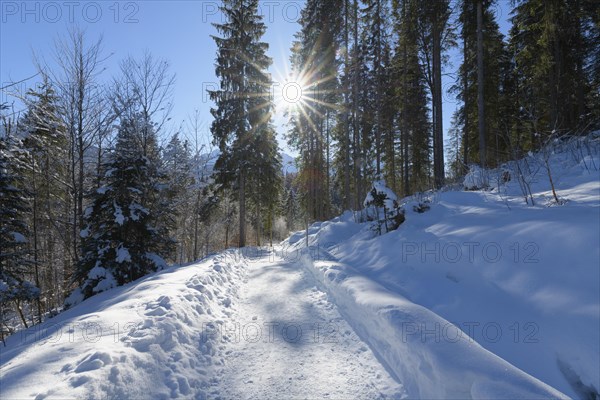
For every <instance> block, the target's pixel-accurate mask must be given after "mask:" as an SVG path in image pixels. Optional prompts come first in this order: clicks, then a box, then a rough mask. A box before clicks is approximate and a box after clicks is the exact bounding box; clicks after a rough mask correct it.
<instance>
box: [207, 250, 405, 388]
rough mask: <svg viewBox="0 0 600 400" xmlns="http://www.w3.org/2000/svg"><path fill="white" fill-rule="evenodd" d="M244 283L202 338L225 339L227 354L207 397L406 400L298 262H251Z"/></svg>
mask: <svg viewBox="0 0 600 400" xmlns="http://www.w3.org/2000/svg"><path fill="white" fill-rule="evenodd" d="M276 250H279V249H276ZM279 252H280V251H279ZM247 279H248V284H247V285H244V286H243V287H242V290H241V293H240V299H239V301H238V302H237V304H235V305H234V306H233V314H232V315H231V318H230V319H228V321H227V324H226V326H224V327H222V331H208V333H209V335H211V336H212V335H215V336H217V335H219V336H220V335H227V336H228V337H229V340H230V346H228V350H227V351H230V352H231V355H230V357H229V360H230V362H228V363H226V364H225V366H224V368H223V369H222V370H221V371H220V372H219V374H218V375H217V376H218V378H217V380H218V381H219V384H218V385H217V386H215V387H214V388H213V390H212V391H211V393H210V395H211V396H210V397H215V398H217V397H220V398H231V399H234V398H249V399H275V398H281V397H282V396H284V397H286V398H314V399H318V398H333V399H349V398H364V399H372V398H403V397H406V393H405V390H404V388H403V386H402V385H401V384H399V383H398V382H397V381H396V380H395V379H394V378H393V377H392V376H391V375H390V373H389V372H388V371H387V370H386V369H385V368H384V367H383V366H382V365H381V364H380V363H379V362H378V361H377V358H376V357H375V355H374V354H373V353H372V352H371V351H370V350H369V348H368V346H367V345H366V344H365V343H364V342H363V341H361V340H360V339H359V337H358V336H356V334H355V332H354V331H353V329H352V327H351V326H350V325H348V323H347V322H346V321H345V320H344V319H343V317H342V316H341V315H340V313H339V311H338V310H337V307H336V306H335V304H334V303H333V302H332V301H331V300H330V299H328V296H327V294H326V293H325V292H323V291H322V290H320V289H318V288H317V287H316V284H317V282H316V281H315V280H314V279H313V278H312V276H311V275H310V274H308V273H307V272H305V271H303V270H302V268H298V265H297V263H295V262H293V261H292V262H290V261H287V260H285V259H283V258H282V257H280V256H276V255H274V254H272V253H271V254H269V253H266V254H264V256H263V257H260V258H257V259H254V260H252V259H251V260H250V262H249V264H248V277H247ZM265 294H268V295H265Z"/></svg>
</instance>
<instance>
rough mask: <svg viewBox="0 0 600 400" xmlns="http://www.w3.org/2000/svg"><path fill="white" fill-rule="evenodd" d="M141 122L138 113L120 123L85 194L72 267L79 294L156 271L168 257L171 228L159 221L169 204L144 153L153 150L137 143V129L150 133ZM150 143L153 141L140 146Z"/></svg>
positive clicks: (153, 164) (171, 248) (160, 179)
mask: <svg viewBox="0 0 600 400" xmlns="http://www.w3.org/2000/svg"><path fill="white" fill-rule="evenodd" d="M146 123H147V122H146V120H145V118H144V116H143V115H141V114H138V115H137V118H127V119H123V120H122V121H121V125H120V126H119V131H118V134H117V139H116V140H117V142H116V145H115V149H114V151H113V152H112V153H111V154H110V156H109V161H108V162H107V164H106V166H105V168H104V169H105V171H106V172H105V174H104V177H103V180H102V183H103V186H102V187H100V188H99V189H97V190H95V191H94V192H92V193H91V194H90V196H89V197H90V200H91V204H90V206H89V207H88V208H87V209H86V212H85V214H84V216H85V222H86V226H85V228H84V229H83V230H82V231H81V234H80V236H81V237H82V243H83V245H82V259H81V261H80V263H79V266H78V267H79V268H78V271H77V278H78V280H79V281H82V282H83V285H82V287H81V294H83V297H84V298H87V297H90V296H92V295H93V294H95V293H97V292H101V291H104V290H107V289H109V288H111V287H113V286H118V285H123V284H125V283H127V282H131V281H133V280H135V279H138V278H140V277H142V276H144V275H146V274H148V273H149V272H152V271H156V270H158V269H159V268H162V267H163V266H165V265H166V264H165V258H168V257H170V256H171V255H172V251H173V247H174V241H173V240H172V239H170V237H169V235H168V233H169V228H171V227H170V226H169V225H168V224H166V221H165V220H164V218H165V215H166V214H167V212H165V211H164V210H165V209H169V206H168V204H166V203H164V202H161V201H160V199H163V198H164V196H162V195H161V187H162V185H161V184H160V183H161V182H164V177H161V176H160V175H159V170H158V165H157V164H156V163H155V161H154V160H152V159H151V158H150V157H147V156H146V155H144V152H146V153H149V152H150V153H154V152H157V151H158V150H157V149H152V148H149V147H146V148H145V149H144V147H142V146H140V142H139V135H140V132H142V131H143V132H145V134H146V135H150V136H154V135H153V134H152V133H151V132H153V127H152V126H144V125H145V124H146ZM148 138H150V137H149V136H148ZM151 142H155V141H154V140H153V139H152V140H149V141H147V142H146V143H145V146H149V143H151ZM159 210H160V211H159Z"/></svg>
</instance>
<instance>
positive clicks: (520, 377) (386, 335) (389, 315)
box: [302, 253, 567, 399]
mask: <svg viewBox="0 0 600 400" xmlns="http://www.w3.org/2000/svg"><path fill="white" fill-rule="evenodd" d="M319 258H321V259H324V258H325V259H326V258H330V260H331V261H313V259H312V258H311V257H308V256H307V255H304V256H303V258H302V261H303V265H305V267H306V268H307V269H308V270H309V271H310V272H312V273H313V275H314V276H315V278H316V279H317V280H318V281H319V282H320V283H321V285H323V287H324V289H325V290H326V291H327V292H328V293H329V294H330V296H332V297H333V299H334V301H335V303H336V304H337V306H338V308H339V310H340V312H341V313H342V315H343V316H344V318H345V319H346V320H348V322H349V323H350V324H351V325H352V326H353V328H354V329H355V330H356V332H357V333H358V334H359V335H360V337H361V338H362V339H363V340H364V341H366V342H367V343H368V344H369V345H370V346H371V348H372V349H373V351H374V352H375V353H376V354H377V355H378V357H380V358H381V359H382V360H383V361H384V362H385V364H386V365H387V367H388V368H389V369H390V370H391V372H392V373H393V374H394V375H395V376H396V377H397V378H398V379H399V381H400V382H402V383H403V385H404V387H405V388H406V390H407V393H408V394H409V397H410V398H456V399H468V398H481V399H500V398H503V399H508V398H527V399H536V398H567V396H566V395H564V394H562V393H560V392H559V391H557V390H555V389H553V388H552V387H550V386H548V385H546V384H544V383H543V382H541V381H539V380H537V379H535V378H533V377H531V376H529V375H527V374H526V373H524V372H523V371H521V370H519V369H518V368H516V367H514V366H512V365H511V364H509V363H508V362H506V361H504V360H502V359H501V358H499V357H498V356H496V355H494V354H492V353H491V352H489V351H487V350H485V349H484V348H483V347H481V346H480V345H479V344H477V343H476V342H475V341H474V340H472V339H471V338H470V337H468V336H467V335H466V334H464V333H463V332H462V331H461V330H460V329H459V328H457V327H456V326H454V325H453V324H451V323H450V322H448V321H446V320H444V319H443V318H441V317H439V316H438V315H436V314H434V313H433V312H431V311H429V310H427V309H426V308H424V307H422V306H419V305H417V304H414V303H412V302H410V301H408V300H407V299H406V298H404V297H402V296H401V295H399V294H396V293H392V292H390V291H389V290H387V289H385V288H384V287H383V286H381V285H379V284H378V283H376V282H374V281H372V280H371V279H368V278H366V277H364V276H361V275H360V274H359V273H357V272H356V271H355V270H353V269H352V268H351V267H349V266H347V265H344V264H341V263H339V262H336V261H334V259H333V257H332V256H330V255H326V254H324V253H322V254H321V255H320V257H319Z"/></svg>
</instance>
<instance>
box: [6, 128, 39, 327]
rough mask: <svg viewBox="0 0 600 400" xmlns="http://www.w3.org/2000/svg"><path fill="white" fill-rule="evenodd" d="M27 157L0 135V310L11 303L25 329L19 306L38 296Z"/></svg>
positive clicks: (10, 139)
mask: <svg viewBox="0 0 600 400" xmlns="http://www.w3.org/2000/svg"><path fill="white" fill-rule="evenodd" d="M26 157H27V154H26V152H25V150H24V149H23V148H22V144H21V143H20V141H19V140H18V139H16V138H13V137H10V136H8V135H6V134H4V136H0V311H3V310H2V309H3V308H4V306H6V304H8V303H10V302H12V303H14V304H15V305H16V308H17V311H18V312H19V314H20V316H21V320H22V322H23V324H24V325H25V327H27V322H26V319H25V317H24V316H23V313H22V312H21V307H20V303H21V302H22V301H28V300H33V299H36V298H37V297H38V296H39V289H38V288H37V287H36V286H35V285H34V284H32V283H31V282H29V280H30V279H31V278H32V277H33V273H32V272H33V271H32V266H33V263H32V261H31V254H30V251H29V248H28V242H29V239H28V238H29V236H30V231H29V226H28V224H27V220H26V216H27V214H28V213H29V212H30V211H31V207H30V204H29V196H30V194H29V193H28V192H27V191H26V190H25V189H24V188H25V182H24V180H25V169H26ZM2 315H3V312H2ZM0 322H3V321H0Z"/></svg>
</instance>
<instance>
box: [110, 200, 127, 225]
mask: <svg viewBox="0 0 600 400" xmlns="http://www.w3.org/2000/svg"><path fill="white" fill-rule="evenodd" d="M113 206H114V208H115V213H114V215H115V222H116V223H117V224H119V225H123V223H125V216H124V215H123V210H122V209H121V207H120V206H119V205H118V204H117V203H116V202H114V203H113Z"/></svg>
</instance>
